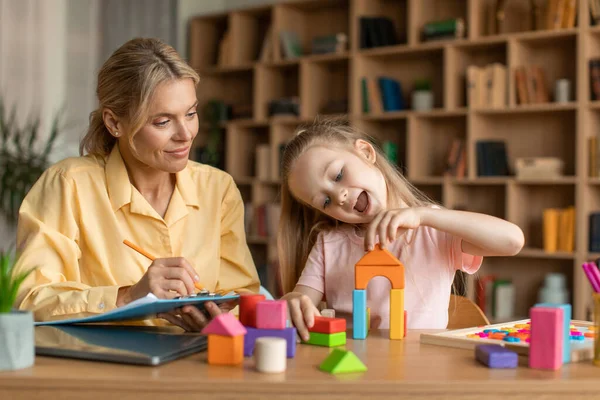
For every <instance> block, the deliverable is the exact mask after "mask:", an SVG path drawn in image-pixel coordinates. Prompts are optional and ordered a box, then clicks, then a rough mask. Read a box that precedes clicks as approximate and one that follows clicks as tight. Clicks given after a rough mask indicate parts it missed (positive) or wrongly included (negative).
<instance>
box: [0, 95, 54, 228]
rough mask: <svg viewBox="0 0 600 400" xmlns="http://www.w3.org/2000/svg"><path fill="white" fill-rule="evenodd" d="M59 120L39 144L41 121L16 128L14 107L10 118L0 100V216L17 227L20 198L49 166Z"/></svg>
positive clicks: (32, 121)
mask: <svg viewBox="0 0 600 400" xmlns="http://www.w3.org/2000/svg"><path fill="white" fill-rule="evenodd" d="M58 120H59V116H58V115H57V116H56V117H55V118H54V120H53V122H52V127H51V130H50V134H49V135H48V137H47V139H46V140H45V142H42V141H41V140H40V132H39V130H40V118H39V117H35V118H33V119H31V120H30V121H28V122H27V123H26V124H25V127H19V126H18V125H17V122H16V112H15V108H14V107H13V109H12V111H11V112H10V114H8V113H7V112H6V108H5V105H4V102H3V101H2V98H1V97H0V213H1V214H3V216H4V217H5V218H6V221H7V222H8V223H9V224H13V225H14V224H16V223H17V218H18V212H19V207H21V203H22V201H23V198H24V197H25V195H26V194H27V192H28V191H29V189H31V187H32V186H33V184H34V183H35V182H36V181H37V180H38V178H39V177H40V175H42V173H43V172H44V171H45V170H46V169H47V168H48V166H49V155H50V152H51V151H52V146H53V145H54V142H55V141H56V138H57V137H58V132H59V127H58V125H59V123H58Z"/></svg>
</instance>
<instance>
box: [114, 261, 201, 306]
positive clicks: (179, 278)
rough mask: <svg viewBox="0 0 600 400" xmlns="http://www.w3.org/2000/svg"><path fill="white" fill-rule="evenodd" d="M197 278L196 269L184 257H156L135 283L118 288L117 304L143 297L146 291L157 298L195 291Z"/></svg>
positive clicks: (182, 294)
mask: <svg viewBox="0 0 600 400" xmlns="http://www.w3.org/2000/svg"><path fill="white" fill-rule="evenodd" d="M199 280H200V278H199V277H198V275H197V274H196V271H195V270H194V268H192V266H191V265H190V263H189V262H188V261H187V260H186V259H185V258H182V257H174V258H158V259H156V260H154V261H153V262H152V264H151V265H150V266H149V267H148V270H147V271H146V273H145V274H144V276H142V278H141V279H140V280H139V281H138V282H137V283H136V284H135V285H132V286H129V287H125V288H122V289H123V290H119V295H118V297H117V306H123V305H125V304H127V303H130V302H132V301H134V300H137V299H139V298H142V297H145V296H146V295H147V294H148V293H152V294H154V295H155V296H156V297H158V298H159V299H172V298H175V297H178V296H187V295H189V294H191V293H195V291H196V289H195V287H194V282H198V281H199Z"/></svg>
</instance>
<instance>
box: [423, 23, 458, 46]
mask: <svg viewBox="0 0 600 400" xmlns="http://www.w3.org/2000/svg"><path fill="white" fill-rule="evenodd" d="M465 36H466V24H465V20H464V19H463V18H451V19H445V20H440V21H431V22H428V23H426V24H424V25H423V29H422V30H421V39H422V40H423V41H424V42H426V41H431V40H444V39H462V38H464V37H465Z"/></svg>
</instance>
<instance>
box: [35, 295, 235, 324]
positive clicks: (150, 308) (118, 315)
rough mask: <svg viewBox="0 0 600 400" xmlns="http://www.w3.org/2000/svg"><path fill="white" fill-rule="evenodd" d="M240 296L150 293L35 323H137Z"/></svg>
mask: <svg viewBox="0 0 600 400" xmlns="http://www.w3.org/2000/svg"><path fill="white" fill-rule="evenodd" d="M239 297H240V296H239V295H238V294H235V293H231V294H226V295H223V296H221V295H216V294H213V293H210V294H201V295H197V296H188V297H179V298H175V299H159V298H158V297H156V296H155V295H153V294H152V293H148V295H146V297H142V298H141V299H137V300H135V301H132V302H131V303H129V304H127V305H125V306H123V307H118V308H115V309H113V310H110V311H107V312H105V313H102V314H97V315H92V316H89V317H83V318H71V319H63V320H55V321H41V322H35V325H36V326H44V325H71V324H84V323H92V322H94V323H96V322H116V321H139V320H144V319H152V318H156V314H158V313H163V312H169V311H171V310H174V309H176V308H179V307H183V306H185V305H193V306H196V307H197V308H198V309H200V310H203V309H204V303H205V302H207V301H212V302H214V303H215V304H220V303H225V302H228V301H231V300H237V299H238V298H239Z"/></svg>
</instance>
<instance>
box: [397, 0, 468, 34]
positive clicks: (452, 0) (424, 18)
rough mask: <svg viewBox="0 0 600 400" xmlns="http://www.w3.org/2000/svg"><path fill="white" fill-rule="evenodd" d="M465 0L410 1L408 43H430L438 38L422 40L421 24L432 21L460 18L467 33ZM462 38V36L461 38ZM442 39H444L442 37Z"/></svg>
mask: <svg viewBox="0 0 600 400" xmlns="http://www.w3.org/2000/svg"><path fill="white" fill-rule="evenodd" d="M467 3H468V2H467V1H464V0H418V1H412V2H411V8H410V14H409V18H408V21H409V33H408V35H409V43H411V44H416V43H432V42H434V41H437V40H440V39H441V38H440V39H433V40H424V38H423V35H422V30H423V26H424V25H425V24H427V23H430V22H434V21H443V20H448V19H454V18H460V19H462V21H463V22H464V24H465V35H464V36H463V38H466V37H467V35H468V26H466V24H468V22H469V18H468V17H467V8H468V7H467ZM461 39H462V38H461ZM442 40H444V39H442Z"/></svg>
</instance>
